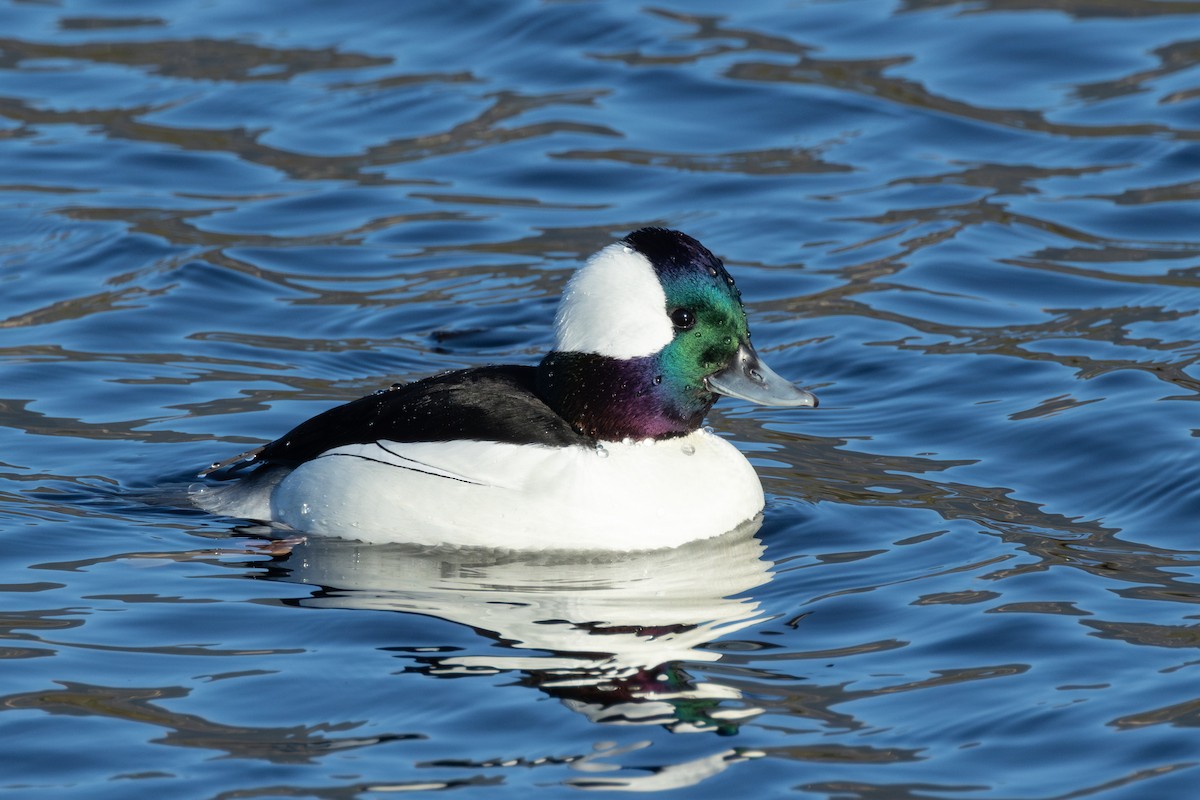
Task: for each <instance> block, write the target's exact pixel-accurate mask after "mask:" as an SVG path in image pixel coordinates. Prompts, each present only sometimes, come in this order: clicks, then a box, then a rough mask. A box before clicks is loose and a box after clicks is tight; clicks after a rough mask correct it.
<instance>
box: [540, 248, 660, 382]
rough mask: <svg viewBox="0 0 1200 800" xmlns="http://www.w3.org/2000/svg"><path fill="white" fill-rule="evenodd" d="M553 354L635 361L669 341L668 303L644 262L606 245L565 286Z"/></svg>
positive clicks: (632, 252)
mask: <svg viewBox="0 0 1200 800" xmlns="http://www.w3.org/2000/svg"><path fill="white" fill-rule="evenodd" d="M554 327H555V333H556V342H555V345H554V349H555V350H558V351H561V352H568V353H597V354H599V355H602V356H611V357H612V358H635V357H638V356H648V355H652V354H654V353H657V352H658V351H659V350H661V349H662V348H664V347H666V346H667V345H668V344H670V342H671V338H672V336H673V335H674V328H673V327H672V326H671V320H670V319H669V318H668V317H667V298H666V295H665V294H663V289H662V285H661V284H659V282H658V275H656V274H655V272H654V267H653V266H651V265H650V261H649V259H647V258H646V257H645V256H644V255H642V254H641V253H639V252H637V251H636V250H634V249H633V248H631V247H629V246H628V245H625V244H620V243H617V244H610V245H609V246H608V247H605V248H604V249H603V250H601V251H600V252H598V253H596V254H595V255H594V256H592V257H591V258H589V259H588V261H587V263H586V264H584V265H583V266H582V267H580V269H579V270H578V271H577V272H576V273H575V274H574V275H573V276H572V277H571V280H570V281H569V282H568V283H567V289H566V292H565V294H564V295H563V299H562V302H561V303H560V304H559V307H558V314H557V316H556V317H555V319H554Z"/></svg>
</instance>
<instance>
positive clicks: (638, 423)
mask: <svg viewBox="0 0 1200 800" xmlns="http://www.w3.org/2000/svg"><path fill="white" fill-rule="evenodd" d="M555 334H556V340H555V347H554V350H553V351H552V352H551V353H550V354H549V355H547V356H546V357H545V359H543V360H542V363H541V365H540V366H539V369H538V387H539V391H540V392H541V394H542V397H543V399H545V400H546V402H547V403H549V404H550V406H551V407H552V408H554V410H555V411H556V412H558V413H559V414H560V415H561V416H562V417H563V418H564V419H566V420H567V421H569V422H570V423H571V424H572V425H573V426H575V428H576V430H578V431H579V432H580V433H583V434H585V435H587V436H591V437H593V438H597V439H602V440H609V441H617V440H621V439H626V438H632V439H646V438H650V439H660V438H666V437H671V436H681V435H685V434H687V433H690V432H692V431H694V430H696V429H697V428H698V427H700V425H701V424H702V423H703V420H704V416H705V414H707V413H708V411H709V410H710V409H711V408H712V406H713V403H715V402H716V400H717V396H718V395H725V396H728V397H736V398H739V399H742V400H748V401H750V402H753V403H759V404H761V405H768V406H808V407H814V406H816V405H817V398H816V397H815V396H813V395H812V394H811V393H809V392H807V391H805V390H803V389H799V388H797V387H796V386H794V385H792V384H791V383H790V382H789V381H787V380H785V379H784V378H782V377H780V376H779V375H778V374H776V373H775V372H774V371H773V370H772V369H770V368H769V367H768V366H767V365H766V364H764V363H763V361H762V359H761V358H759V356H758V353H757V352H755V350H754V347H753V345H751V344H750V329H749V326H748V324H747V322H746V310H745V308H743V306H742V299H741V293H740V292H739V291H738V289H737V286H736V285H735V284H734V282H733V278H732V277H731V276H730V275H729V273H728V272H727V271H726V270H725V266H724V264H722V263H721V260H720V259H719V258H717V257H716V256H714V255H713V254H712V253H711V252H709V251H708V249H707V248H705V247H704V246H703V245H702V244H700V243H699V242H698V241H696V240H695V239H693V238H692V237H690V236H688V235H687V234H684V233H681V232H679V231H674V230H667V229H664V228H642V229H641V230H637V231H634V232H633V233H631V234H629V235H628V236H626V237H625V238H624V239H622V240H621V241H620V242H617V243H614V244H611V245H609V246H608V247H605V248H604V249H603V250H601V251H600V252H598V253H596V254H595V255H594V256H592V257H591V258H590V259H589V260H588V261H587V263H586V264H585V265H584V266H583V267H581V268H580V269H579V271H578V272H576V273H575V275H574V276H572V278H571V280H570V281H569V282H568V284H567V288H566V291H565V293H564V295H563V299H562V302H561V304H560V305H559V309H558V314H557V316H556V318H555Z"/></svg>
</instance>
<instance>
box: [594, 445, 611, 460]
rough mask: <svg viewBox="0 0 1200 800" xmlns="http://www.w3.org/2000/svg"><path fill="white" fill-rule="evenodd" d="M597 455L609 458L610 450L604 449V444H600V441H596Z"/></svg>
mask: <svg viewBox="0 0 1200 800" xmlns="http://www.w3.org/2000/svg"><path fill="white" fill-rule="evenodd" d="M596 457H597V458H608V450H606V449H604V445H602V444H600V443H599V442H597V443H596Z"/></svg>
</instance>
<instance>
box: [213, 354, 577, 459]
mask: <svg viewBox="0 0 1200 800" xmlns="http://www.w3.org/2000/svg"><path fill="white" fill-rule="evenodd" d="M536 375H537V368H536V367H532V366H517V365H499V366H488V367H473V368H471V369H464V370H457V371H454V372H445V373H442V374H440V375H434V376H432V377H429V378H425V379H423V380H419V381H415V382H413V383H406V384H399V385H395V386H393V387H392V388H391V389H385V390H383V391H380V392H377V393H375V394H371V395H367V396H366V397H360V398H359V399H357V400H353V401H351V402H349V403H346V404H344V405H340V406H337V407H335V408H331V409H329V410H328V411H325V412H324V413H321V414H318V415H317V416H315V417H313V418H311V419H309V420H307V421H305V422H302V423H300V424H299V425H297V426H296V427H295V428H293V429H292V430H291V431H290V432H288V433H287V434H285V435H284V436H281V437H280V438H278V439H276V440H275V441H273V442H271V443H270V444H267V445H264V446H263V447H262V448H260V449H259V450H257V451H251V452H249V453H246V454H243V456H238V457H237V458H235V459H230V461H227V462H223V463H222V464H221V465H220V467H217V468H214V470H217V469H220V468H222V467H228V469H225V470H224V472H225V473H226V476H229V477H232V476H231V475H230V474H229V473H233V472H237V471H238V470H239V469H241V468H244V467H248V466H255V465H259V464H274V465H278V466H284V467H295V466H298V465H300V464H303V463H304V462H305V461H309V460H311V459H313V458H316V457H317V456H319V455H321V454H322V453H325V452H327V451H329V450H332V449H333V448H335V447H341V446H343V445H348V444H367V443H370V442H374V441H378V440H387V441H392V442H449V441H455V440H461V439H467V440H475V441H482V442H503V443H507V444H536V445H545V446H547V447H570V446H572V445H587V446H592V445H594V444H595V442H594V441H593V440H592V439H590V438H588V437H586V436H582V435H580V434H578V433H576V432H575V431H574V430H573V429H572V428H571V426H570V424H568V423H567V421H566V420H564V419H563V418H562V417H560V416H559V415H558V414H556V413H555V412H554V411H553V410H552V409H551V408H550V406H548V405H546V403H545V402H544V401H543V400H542V399H541V398H540V397H539V396H538V394H537V391H536ZM214 470H210V472H212V471H214ZM214 477H224V476H214Z"/></svg>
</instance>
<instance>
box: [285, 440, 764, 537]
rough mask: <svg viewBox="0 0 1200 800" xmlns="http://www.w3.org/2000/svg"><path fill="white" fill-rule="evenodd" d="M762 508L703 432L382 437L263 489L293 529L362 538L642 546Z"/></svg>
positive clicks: (730, 455)
mask: <svg viewBox="0 0 1200 800" xmlns="http://www.w3.org/2000/svg"><path fill="white" fill-rule="evenodd" d="M762 507H763V493H762V486H761V484H759V482H758V476H757V475H756V474H755V472H754V469H753V468H752V467H751V466H750V463H749V462H748V461H746V459H745V458H744V457H743V456H742V454H741V453H739V452H738V451H737V449H736V448H734V447H733V445H731V444H729V443H728V442H726V441H725V440H724V439H721V438H720V437H717V436H715V435H713V434H710V433H707V432H705V431H702V430H701V431H697V432H695V433H692V434H690V435H688V436H685V437H681V438H679V439H668V440H665V441H661V442H656V443H649V444H621V443H605V444H604V446H603V449H599V450H592V449H589V448H583V447H567V448H551V447H536V446H519V445H511V444H497V443H494V442H471V441H463V442H420V443H413V444H397V443H394V442H380V443H377V444H367V445H350V446H346V447H339V448H337V449H336V450H332V451H330V452H329V453H327V454H326V455H323V456H321V457H320V458H317V459H314V460H312V461H308V462H306V463H304V464H301V465H300V466H299V467H297V468H296V469H295V470H294V471H293V472H291V473H290V474H288V475H287V476H286V477H285V478H284V479H283V480H282V481H281V482H280V483H279V485H278V486H277V487H274V489H273V491H272V492H271V496H270V512H271V513H270V517H271V519H273V520H276V521H278V522H282V523H284V524H286V525H289V526H291V527H292V528H295V529H297V530H301V531H306V532H309V533H321V534H330V535H335V536H342V537H345V538H348V539H359V540H362V541H366V542H412V543H415V544H433V545H437V544H452V545H467V546H488V547H508V548H519V549H547V550H558V549H568V550H648V549H654V548H660V547H675V546H678V545H680V544H683V543H685V542H689V541H693V540H696V539H705V538H709V537H712V536H717V535H719V534H722V533H725V532H726V531H729V530H732V529H733V528H735V527H737V526H738V525H739V524H740V523H742V522H744V521H746V520H748V519H751V518H752V517H754V516H755V515H756V514H758V512H759V511H761V510H762Z"/></svg>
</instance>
